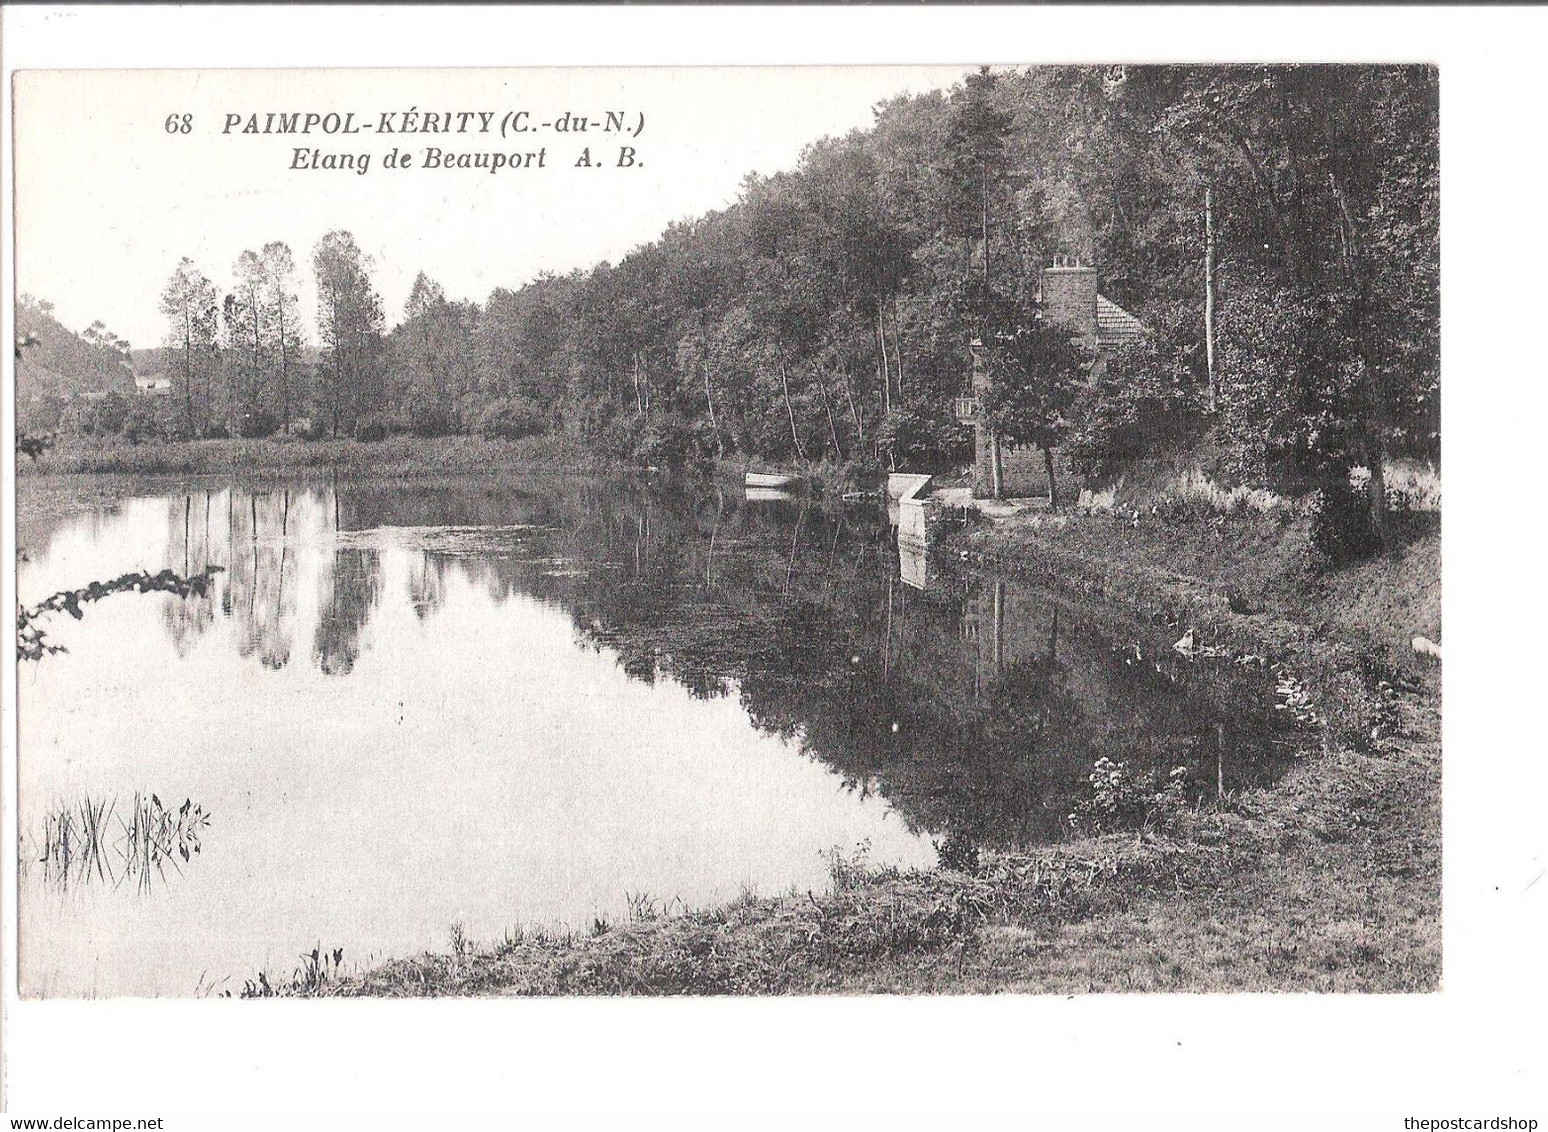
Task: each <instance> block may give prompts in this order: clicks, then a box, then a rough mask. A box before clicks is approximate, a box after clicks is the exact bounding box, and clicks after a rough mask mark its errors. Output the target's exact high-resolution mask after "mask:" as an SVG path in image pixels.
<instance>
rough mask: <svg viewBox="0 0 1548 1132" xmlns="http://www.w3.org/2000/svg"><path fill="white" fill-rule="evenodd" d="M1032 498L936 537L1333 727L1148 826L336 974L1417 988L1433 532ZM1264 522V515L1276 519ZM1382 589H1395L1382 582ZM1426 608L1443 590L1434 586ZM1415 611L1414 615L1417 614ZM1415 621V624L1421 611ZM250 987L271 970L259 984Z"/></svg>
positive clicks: (676, 989) (716, 988)
mask: <svg viewBox="0 0 1548 1132" xmlns="http://www.w3.org/2000/svg"><path fill="white" fill-rule="evenodd" d="M1189 522H1191V520H1177V519H1166V520H1162V519H1154V520H1153V521H1147V520H1141V522H1140V524H1139V526H1138V527H1136V526H1135V525H1134V519H1133V518H1132V517H1130V518H1129V519H1128V520H1127V521H1125V520H1124V519H1123V518H1122V517H1115V516H1075V517H1061V516H1053V517H1025V518H1023V519H1018V520H1016V521H1014V522H1011V523H1007V524H1000V525H996V526H994V527H991V528H987V529H984V530H980V531H976V532H972V533H969V534H967V535H965V536H963V537H964V540H965V541H962V542H960V543H959V544H956V545H953V546H952V547H950V548H949V549H950V551H951V553H948V554H941V555H938V557H939V558H942V559H945V560H947V561H950V560H951V559H952V558H953V557H955V559H956V560H957V561H958V562H960V561H961V560H962V555H964V554H965V555H967V556H968V558H969V559H972V558H974V557H977V558H979V559H981V560H982V561H984V562H993V563H994V564H996V566H998V567H999V568H1002V569H1003V568H1010V569H1012V570H1018V571H1023V572H1026V573H1027V574H1029V575H1031V576H1034V577H1036V578H1038V579H1039V580H1040V581H1042V582H1044V583H1048V582H1053V583H1055V584H1057V585H1060V586H1064V587H1066V588H1069V589H1071V590H1074V591H1077V592H1079V593H1082V594H1084V595H1086V596H1088V597H1092V598H1098V599H1101V600H1103V601H1105V602H1107V603H1108V604H1110V605H1112V606H1113V607H1114V608H1115V609H1121V610H1123V611H1125V613H1126V614H1127V615H1129V616H1133V617H1135V618H1139V619H1141V620H1144V621H1146V622H1148V623H1150V624H1152V625H1154V624H1155V623H1156V622H1157V621H1158V620H1159V621H1161V622H1163V623H1170V624H1173V625H1175V626H1177V627H1179V629H1181V628H1183V627H1186V628H1190V629H1192V630H1193V631H1194V634H1195V639H1196V641H1197V646H1198V647H1200V648H1210V649H1217V650H1222V651H1224V652H1227V653H1230V654H1231V655H1234V656H1237V657H1242V658H1245V657H1261V658H1263V661H1264V663H1269V664H1274V665H1276V666H1279V667H1280V668H1281V669H1282V670H1283V671H1284V672H1285V674H1286V675H1287V676H1288V677H1289V678H1290V679H1291V680H1292V681H1293V682H1294V684H1295V686H1296V687H1298V688H1304V689H1305V692H1306V695H1307V697H1308V704H1309V706H1310V708H1311V710H1312V712H1313V714H1314V716H1315V717H1316V718H1317V720H1318V721H1319V725H1320V726H1321V728H1322V731H1323V735H1324V742H1323V745H1322V751H1321V753H1320V754H1312V755H1310V756H1307V757H1305V758H1304V759H1303V760H1302V761H1300V762H1299V763H1298V764H1297V765H1296V766H1295V767H1294V768H1293V769H1292V770H1291V771H1290V772H1289V773H1288V774H1287V775H1285V776H1284V777H1283V778H1282V779H1281V780H1280V781H1279V782H1277V783H1276V784H1274V785H1273V786H1271V787H1266V788H1262V789H1254V790H1246V791H1242V792H1240V793H1235V794H1230V795H1228V796H1227V797H1226V798H1225V799H1224V800H1223V801H1222V802H1221V803H1219V804H1213V803H1211V804H1209V805H1207V806H1203V807H1200V808H1199V809H1197V810H1194V809H1189V808H1184V809H1182V810H1180V811H1177V812H1167V813H1165V814H1159V813H1158V815H1157V817H1156V820H1155V821H1153V822H1150V823H1148V825H1149V828H1147V829H1146V830H1145V831H1144V832H1143V833H1140V834H1137V833H1135V832H1125V833H1114V834H1107V835H1104V836H1082V837H1073V836H1072V837H1071V838H1070V839H1068V840H1066V841H1064V842H1061V843H1059V844H1057V845H1053V846H1050V847H1048V848H1045V849H1042V850H1039V851H1036V852H1031V853H1023V854H1006V855H999V856H993V857H989V856H985V857H984V858H983V859H982V860H980V861H978V862H976V863H973V862H960V863H962V864H963V865H964V867H965V871H963V870H957V869H948V868H944V867H943V868H938V869H934V870H929V871H918V872H898V871H896V870H892V869H873V868H869V867H867V866H866V864H865V862H864V861H863V860H857V859H853V858H851V859H847V860H846V859H844V858H842V857H835V858H834V861H833V869H832V872H833V879H834V889H833V891H832V892H830V893H815V892H800V893H787V894H784V895H781V896H770V895H762V896H759V895H751V894H749V895H746V896H744V897H743V898H742V899H739V900H737V901H734V902H732V903H730V904H727V905H725V906H722V907H719V908H713V909H705V910H697V911H687V912H681V911H679V912H674V913H672V914H666V913H663V912H662V911H661V910H660V909H658V908H655V907H652V906H650V905H649V903H648V902H644V903H642V905H641V907H639V908H638V909H637V911H636V914H635V916H634V917H633V918H632V920H631V922H629V923H627V924H621V925H606V924H597V925H594V926H593V928H592V929H591V930H590V931H586V932H581V933H578V934H571V933H558V932H553V931H517V932H513V933H512V934H510V935H509V936H508V937H507V938H506V939H505V940H503V941H500V942H499V943H497V944H493V945H487V946H482V947H480V946H476V945H470V944H469V943H467V942H466V941H464V940H462V939H461V937H460V935H458V936H456V937H455V944H454V947H453V948H452V950H450V951H449V952H446V953H439V954H425V955H422V956H419V957H417V958H411V959H404V960H398V961H394V962H389V963H385V964H382V965H380V966H377V967H374V968H372V969H370V970H367V971H363V972H357V973H353V974H349V975H345V976H343V977H336V978H323V979H318V978H315V977H313V978H302V979H298V980H295V981H289V982H286V983H283V984H281V983H280V982H279V980H276V979H273V978H269V979H268V981H267V984H266V989H270V990H278V991H280V992H281V993H302V994H343V995H355V994H366V995H416V996H417V995H505V994H536V995H557V994H578V995H586V994H764V993H821V992H851V993H854V992H861V993H864V992H884V993H969V992H973V993H977V992H999V991H1016V992H1050V993H1054V992H1057V993H1064V992H1073V991H1132V990H1173V991H1240V990H1251V991H1373V992H1397V991H1423V990H1433V989H1436V988H1437V987H1438V985H1439V978H1440V951H1441V949H1440V939H1441V922H1440V866H1441V857H1440V767H1441V752H1440V689H1439V683H1440V681H1439V671H1438V669H1436V668H1433V667H1429V666H1428V664H1427V662H1420V661H1417V660H1415V659H1414V658H1413V657H1412V655H1411V653H1410V654H1409V655H1408V656H1406V657H1405V656H1404V655H1403V653H1402V651H1401V650H1400V649H1398V648H1397V647H1396V646H1395V642H1394V640H1393V639H1391V636H1392V634H1389V633H1378V632H1373V631H1372V630H1373V627H1374V626H1375V625H1376V624H1377V622H1376V621H1374V620H1373V618H1375V617H1377V615H1378V614H1379V615H1380V616H1383V617H1388V616H1397V617H1399V618H1402V619H1407V620H1414V619H1420V620H1414V623H1415V624H1416V625H1421V624H1424V625H1425V627H1429V626H1428V625H1427V624H1425V623H1423V622H1422V618H1423V617H1426V616H1434V617H1435V618H1436V619H1437V621H1436V624H1435V629H1436V632H1437V633H1438V616H1439V613H1438V607H1437V608H1435V609H1433V610H1430V606H1431V603H1432V602H1435V601H1438V598H1436V597H1435V596H1434V595H1433V594H1432V592H1431V591H1432V590H1434V589H1436V588H1438V587H1436V586H1434V585H1430V584H1426V583H1427V582H1429V581H1431V580H1432V579H1434V578H1435V577H1436V576H1437V575H1435V574H1425V575H1421V576H1420V577H1419V578H1418V579H1417V581H1416V580H1415V579H1414V578H1412V577H1410V578H1409V579H1408V580H1407V582H1406V584H1405V583H1403V582H1402V579H1401V578H1400V577H1399V575H1401V574H1403V573H1404V572H1408V573H1409V574H1412V573H1413V572H1414V571H1416V570H1420V571H1424V570H1427V568H1428V567H1427V565H1426V564H1427V562H1428V561H1429V557H1428V556H1431V555H1433V556H1434V558H1435V561H1436V562H1437V563H1438V553H1439V543H1438V534H1434V533H1425V532H1416V533H1415V534H1414V535H1413V537H1412V538H1410V539H1409V540H1408V541H1406V542H1404V543H1402V544H1401V545H1399V546H1397V547H1396V548H1395V549H1394V551H1393V553H1392V554H1391V555H1389V556H1388V557H1387V558H1385V559H1382V560H1379V561H1377V562H1374V563H1367V564H1365V565H1364V566H1362V567H1358V568H1355V569H1354V570H1352V571H1343V572H1335V573H1332V574H1319V573H1318V572H1317V571H1316V570H1315V569H1314V568H1313V567H1314V564H1313V563H1311V562H1310V561H1309V560H1308V559H1307V558H1306V530H1305V528H1304V525H1303V524H1302V523H1301V521H1300V520H1297V519H1295V518H1293V517H1291V518H1285V519H1280V518H1268V519H1263V518H1262V517H1256V516H1238V517H1227V518H1226V520H1225V521H1224V522H1216V521H1215V518H1207V519H1206V518H1200V519H1199V520H1198V523H1197V525H1194V526H1189V525H1187V524H1188V523H1189ZM1263 523H1268V524H1271V525H1267V526H1265V525H1262V524H1263ZM1373 594H1383V595H1385V596H1383V597H1382V598H1381V601H1383V602H1385V603H1386V606H1385V608H1381V609H1378V608H1377V607H1376V605H1374V604H1373V600H1374V599H1373V596H1372V595H1373ZM1427 611H1428V612H1427ZM1407 620H1405V622H1404V629H1403V631H1405V632H1406V631H1408V630H1407ZM1416 631H1417V630H1416ZM253 989H254V990H255V991H259V990H262V989H265V988H259V987H256V986H255V987H254V988H253Z"/></svg>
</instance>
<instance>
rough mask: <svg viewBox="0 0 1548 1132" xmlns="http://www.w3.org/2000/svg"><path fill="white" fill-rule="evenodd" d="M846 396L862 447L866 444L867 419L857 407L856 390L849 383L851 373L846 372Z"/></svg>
mask: <svg viewBox="0 0 1548 1132" xmlns="http://www.w3.org/2000/svg"><path fill="white" fill-rule="evenodd" d="M844 398H845V400H847V401H848V402H849V415H850V416H851V417H852V418H853V419H854V422H855V435H856V436H858V437H859V438H860V444H861V445H862V447H863V446H864V444H865V421H864V420H862V419H861V417H860V412H859V410H858V409H856V408H855V392H854V390H853V389H851V388H850V385H849V374H848V372H847V371H846V372H845V374H844Z"/></svg>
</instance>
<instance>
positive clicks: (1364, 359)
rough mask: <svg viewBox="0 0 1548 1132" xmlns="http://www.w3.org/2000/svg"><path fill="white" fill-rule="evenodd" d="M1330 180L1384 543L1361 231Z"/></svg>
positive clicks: (1372, 499) (1379, 413) (1369, 490)
mask: <svg viewBox="0 0 1548 1132" xmlns="http://www.w3.org/2000/svg"><path fill="white" fill-rule="evenodd" d="M1328 183H1329V185H1330V186H1331V187H1332V189H1333V199H1334V200H1336V201H1337V202H1338V212H1339V220H1340V230H1339V239H1340V244H1341V246H1342V250H1343V258H1344V275H1345V278H1346V280H1347V281H1348V283H1349V290H1350V297H1351V310H1350V321H1351V322H1352V323H1353V326H1352V327H1351V329H1352V331H1353V333H1352V335H1351V336H1352V337H1353V339H1354V342H1355V350H1356V353H1357V354H1358V355H1359V359H1360V387H1359V388H1360V403H1359V406H1358V410H1357V411H1358V413H1359V417H1358V420H1357V421H1356V426H1355V427H1356V431H1357V434H1358V440H1359V444H1360V448H1361V449H1362V455H1363V457H1364V459H1365V466H1366V467H1367V468H1368V469H1369V470H1370V473H1371V475H1370V479H1369V480H1367V481H1366V485H1365V490H1366V504H1367V507H1368V509H1369V512H1370V520H1371V529H1372V530H1373V531H1374V532H1375V534H1376V537H1377V538H1378V539H1379V540H1380V542H1381V544H1382V545H1383V546H1385V545H1386V542H1387V475H1386V471H1385V469H1383V467H1382V461H1383V459H1384V458H1385V456H1386V453H1385V452H1384V451H1383V445H1382V441H1381V431H1380V429H1381V422H1382V420H1383V419H1384V418H1385V412H1384V408H1383V405H1382V398H1381V387H1380V386H1379V384H1378V383H1377V380H1376V370H1375V367H1374V366H1373V365H1372V364H1371V353H1370V344H1369V342H1368V340H1367V338H1366V329H1365V318H1364V317H1363V315H1364V309H1365V280H1364V278H1363V276H1362V274H1361V272H1360V269H1359V260H1358V255H1359V243H1358V238H1359V237H1358V233H1357V232H1356V231H1355V223H1354V216H1353V214H1352V213H1351V212H1350V209H1349V199H1348V197H1347V196H1345V194H1344V188H1343V186H1342V185H1341V184H1340V183H1339V180H1338V176H1337V174H1335V173H1334V172H1332V171H1331V170H1330V171H1329V172H1328Z"/></svg>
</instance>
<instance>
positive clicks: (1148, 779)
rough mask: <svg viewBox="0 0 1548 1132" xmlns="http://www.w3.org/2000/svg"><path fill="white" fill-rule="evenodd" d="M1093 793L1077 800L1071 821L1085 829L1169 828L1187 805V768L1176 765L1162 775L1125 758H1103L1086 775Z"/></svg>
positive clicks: (1146, 829)
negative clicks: (1132, 765)
mask: <svg viewBox="0 0 1548 1132" xmlns="http://www.w3.org/2000/svg"><path fill="white" fill-rule="evenodd" d="M1087 782H1089V783H1090V785H1091V793H1090V794H1089V795H1088V796H1087V797H1085V798H1082V799H1081V800H1080V801H1079V802H1077V803H1076V804H1075V812H1074V813H1072V814H1071V815H1070V825H1072V826H1073V827H1074V828H1075V829H1077V830H1079V831H1081V832H1086V833H1116V832H1119V831H1134V832H1137V833H1145V832H1150V831H1153V830H1169V829H1171V828H1172V826H1173V825H1174V824H1175V822H1176V820H1177V817H1178V815H1179V814H1181V813H1182V811H1183V810H1184V809H1186V808H1187V804H1188V799H1187V788H1188V770H1187V768H1186V767H1181V766H1179V767H1174V768H1173V769H1172V770H1171V772H1170V773H1169V774H1167V775H1166V777H1165V778H1164V779H1163V778H1162V776H1161V772H1160V771H1158V770H1151V771H1146V772H1143V773H1140V772H1136V771H1134V770H1132V769H1130V767H1129V764H1128V763H1126V762H1116V763H1115V762H1113V761H1112V760H1111V759H1109V758H1105V757H1104V758H1100V759H1098V760H1097V761H1096V764H1095V765H1094V766H1093V767H1092V769H1091V774H1090V776H1089V777H1088V778H1087Z"/></svg>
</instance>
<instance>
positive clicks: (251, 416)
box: [234, 409, 279, 439]
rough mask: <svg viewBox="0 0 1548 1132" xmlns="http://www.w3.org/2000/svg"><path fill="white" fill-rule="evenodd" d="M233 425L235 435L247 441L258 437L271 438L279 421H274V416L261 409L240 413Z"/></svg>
mask: <svg viewBox="0 0 1548 1132" xmlns="http://www.w3.org/2000/svg"><path fill="white" fill-rule="evenodd" d="M234 423H235V432H236V435H238V436H243V437H247V438H249V439H251V438H253V437H259V436H273V435H274V432H275V430H276V429H278V428H279V421H278V420H276V419H275V417H274V414H273V413H270V412H266V411H265V410H263V409H255V410H253V411H251V412H246V413H242V414H241V415H239V416H238V417H237V418H236V421H235V422H234Z"/></svg>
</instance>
